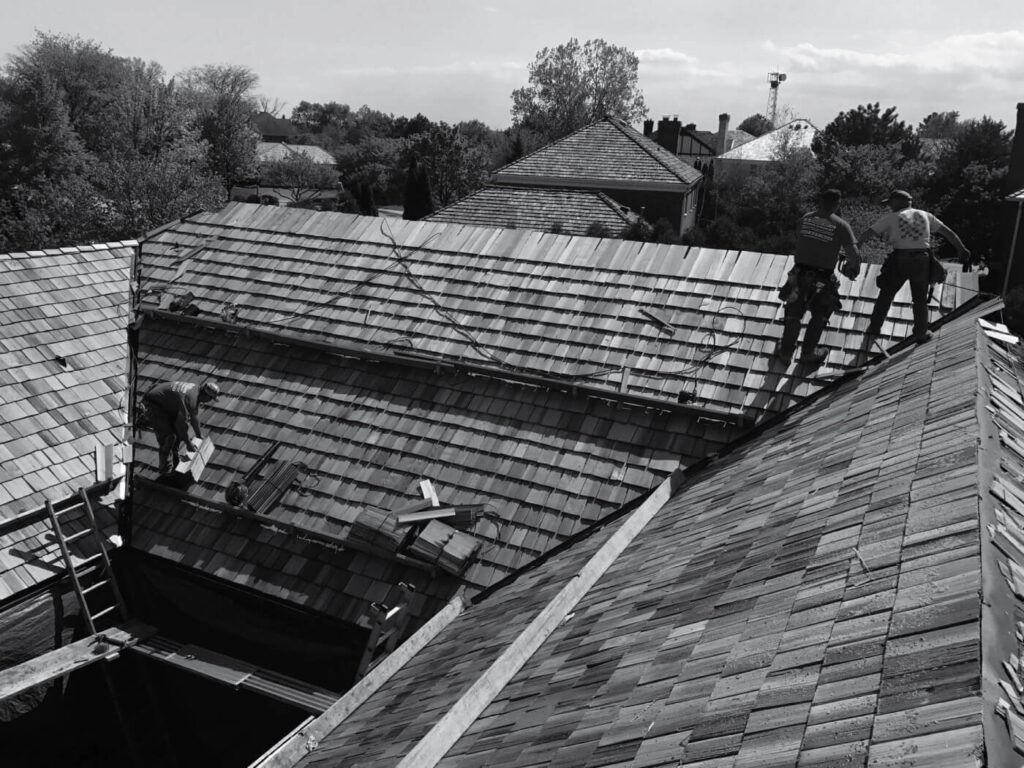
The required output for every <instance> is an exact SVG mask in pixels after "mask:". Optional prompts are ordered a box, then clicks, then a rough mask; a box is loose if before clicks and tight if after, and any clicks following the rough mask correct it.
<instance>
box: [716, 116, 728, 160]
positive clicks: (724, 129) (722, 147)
mask: <svg viewBox="0 0 1024 768" xmlns="http://www.w3.org/2000/svg"><path fill="white" fill-rule="evenodd" d="M728 138H729V114H728V113H727V112H723V113H722V114H720V115H719V116H718V141H717V142H716V144H715V152H716V153H717V154H719V155H723V154H725V153H726V152H728V151H729V147H727V146H726V144H727V142H728Z"/></svg>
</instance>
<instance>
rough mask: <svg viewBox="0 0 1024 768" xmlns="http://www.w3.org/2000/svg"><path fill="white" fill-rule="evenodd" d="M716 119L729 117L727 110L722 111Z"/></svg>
mask: <svg viewBox="0 0 1024 768" xmlns="http://www.w3.org/2000/svg"><path fill="white" fill-rule="evenodd" d="M718 119H719V120H728V119H729V113H728V112H723V113H722V114H720V115H719V116H718Z"/></svg>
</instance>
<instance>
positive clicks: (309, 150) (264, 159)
mask: <svg viewBox="0 0 1024 768" xmlns="http://www.w3.org/2000/svg"><path fill="white" fill-rule="evenodd" d="M296 155H302V156H304V157H308V158H309V159H310V160H312V161H313V162H315V163H320V164H321V165H334V164H335V163H337V162H338V161H337V160H335V159H334V156H333V155H332V154H331V153H330V152H328V151H327V150H326V149H324V148H323V147H318V146H317V145H316V144H285V143H284V142H279V141H261V142H260V143H259V144H258V145H257V146H256V156H257V159H258V160H259V162H261V163H272V162H275V161H277V160H287V159H288V158H290V157H294V156H296Z"/></svg>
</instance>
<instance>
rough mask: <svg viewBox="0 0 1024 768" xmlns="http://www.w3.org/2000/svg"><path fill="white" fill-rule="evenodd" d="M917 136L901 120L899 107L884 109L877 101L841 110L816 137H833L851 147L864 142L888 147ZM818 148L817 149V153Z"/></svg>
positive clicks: (826, 140) (830, 138)
mask: <svg viewBox="0 0 1024 768" xmlns="http://www.w3.org/2000/svg"><path fill="white" fill-rule="evenodd" d="M913 138H914V132H913V131H912V130H911V129H910V128H908V127H907V125H906V123H904V122H903V121H902V120H900V119H899V115H897V113H896V107H889V108H888V109H886V110H885V112H882V111H881V108H880V107H879V104H878V102H877V101H876V102H875V103H874V104H866V105H865V104H861V105H860V106H858V107H857V108H856V109H850V110H847V111H846V112H842V113H840V114H839V115H838V116H837V117H836V118H835V119H834V120H833V121H832V122H831V123H829V124H828V125H826V126H825V130H823V131H822V132H821V133H820V134H818V136H816V137H815V140H816V141H817V140H819V139H820V140H821V141H822V142H828V141H829V140H832V141H835V142H836V143H838V144H842V145H845V146H848V147H849V146H861V145H863V144H875V145H878V146H883V147H884V146H889V145H891V144H899V143H903V142H906V141H909V140H912V139H913ZM817 151H818V150H817V149H815V152H817Z"/></svg>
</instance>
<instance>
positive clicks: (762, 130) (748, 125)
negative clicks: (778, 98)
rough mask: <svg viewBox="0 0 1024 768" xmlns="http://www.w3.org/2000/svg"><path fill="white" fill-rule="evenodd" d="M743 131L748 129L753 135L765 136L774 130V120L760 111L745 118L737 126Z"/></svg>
mask: <svg viewBox="0 0 1024 768" xmlns="http://www.w3.org/2000/svg"><path fill="white" fill-rule="evenodd" d="M736 127H737V128H738V129H739V130H741V131H746V132H747V133H749V134H750V135H751V136H764V135H765V134H766V133H768V132H769V131H770V130H772V127H773V126H772V121H771V120H769V119H768V118H767V117H765V116H764V115H762V114H761V113H760V112H758V113H756V114H753V115H751V116H750V117H748V118H745V119H744V120H743V122H742V123H740V124H739V125H737V126H736Z"/></svg>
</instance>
